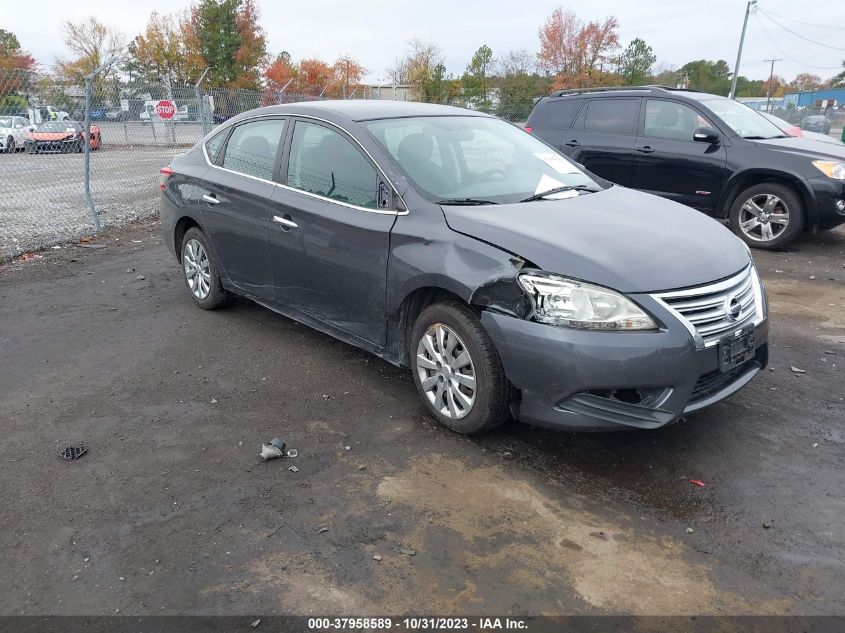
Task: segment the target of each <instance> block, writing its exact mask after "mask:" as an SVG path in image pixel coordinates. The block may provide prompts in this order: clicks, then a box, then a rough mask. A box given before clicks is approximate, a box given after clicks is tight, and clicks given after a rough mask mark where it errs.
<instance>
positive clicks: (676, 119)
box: [643, 99, 713, 141]
mask: <svg viewBox="0 0 845 633" xmlns="http://www.w3.org/2000/svg"><path fill="white" fill-rule="evenodd" d="M703 126H707V127H713V125H712V123H710V122H709V121H708V120H707V119H705V118H704V117H703V116H701V115H700V114H699V113H698V112H696V111H695V110H693V109H692V108H690V107H689V106H686V105H684V104H683V103H676V102H674V101H662V100H660V99H648V100H647V101H646V106H645V124H644V126H643V134H644V135H645V136H651V137H654V138H669V139H676V140H681V141H692V140H693V138H692V136H693V133H694V132H695V130H696V128H699V127H703Z"/></svg>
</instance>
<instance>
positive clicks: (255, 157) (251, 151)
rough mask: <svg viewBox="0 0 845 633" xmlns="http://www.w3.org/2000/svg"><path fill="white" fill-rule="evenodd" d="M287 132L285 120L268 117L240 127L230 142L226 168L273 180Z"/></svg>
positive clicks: (230, 138)
mask: <svg viewBox="0 0 845 633" xmlns="http://www.w3.org/2000/svg"><path fill="white" fill-rule="evenodd" d="M284 131H285V120H284V119H265V120H263V121H253V122H252V123H244V124H242V125H239V126H237V127H236V128H235V129H234V130H232V135H231V136H230V137H229V141H228V142H227V143H226V149H225V152H226V153H225V154H224V156H223V167H225V168H226V169H231V170H232V171H236V172H239V173H241V174H246V175H247V176H255V177H256V178H263V179H264V180H272V179H273V169H274V167H275V165H276V154H277V153H278V151H279V144H280V143H281V140H282V138H283V135H284Z"/></svg>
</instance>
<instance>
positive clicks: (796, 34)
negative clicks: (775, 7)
mask: <svg viewBox="0 0 845 633" xmlns="http://www.w3.org/2000/svg"><path fill="white" fill-rule="evenodd" d="M757 12H758V13H760V14H762V16H763V17H764V18H766V19H767V20H769V21H770V22H773V23H774V24H776V25H777V26H779V27H780V28H782V29H783V30H784V31H786V32H787V33H791V34H792V35H794V36H795V37H797V38H799V39H802V40H804V41H805V42H810V43H811V44H815V45H816V46H823V47H825V48H832V49H833V50H835V51H845V48H842V47H841V46H831V45H830V44H825V43H823V42H817V41H816V40H811V39H810V38H809V37H804V36H803V35H801V34H800V33H796V32H795V31H793V30H791V29H789V28H787V27H785V26H784V25H783V24H781V23H780V22H778V21H777V20H775V19H774V18H773V17H772V16H770V15H768V14H767V13H766V12H765V11H763V10H761V9H758V11H757Z"/></svg>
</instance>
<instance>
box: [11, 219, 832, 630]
mask: <svg viewBox="0 0 845 633" xmlns="http://www.w3.org/2000/svg"><path fill="white" fill-rule="evenodd" d="M156 231H157V227H156V226H155V225H134V226H132V227H130V228H128V229H123V230H120V231H112V232H107V233H105V234H103V235H102V236H101V238H100V243H101V244H104V245H106V248H104V249H99V250H85V249H81V248H75V247H67V248H65V249H62V250H59V251H47V252H46V253H43V257H42V258H41V259H37V260H34V261H28V262H19V263H14V264H10V265H7V266H5V267H4V268H2V269H0V363H2V368H3V371H2V372H0V411H2V415H0V418H2V420H3V435H4V441H3V442H2V444H0V463H2V464H3V467H2V469H0V488H2V490H4V491H5V493H4V494H3V496H2V512H0V533H2V535H3V538H2V544H1V545H0V585H2V587H3V594H2V595H3V600H2V601H1V602H0V613H2V614H40V613H59V614H114V613H118V612H119V613H121V614H159V613H165V614H174V613H194V614H196V613H204V614H249V613H256V612H257V613H297V614H307V613H335V614H345V615H349V614H364V613H372V614H379V613H385V612H388V613H398V612H405V611H408V610H413V611H417V612H419V611H424V612H429V613H432V612H440V613H465V614H472V613H487V614H489V613H491V612H495V613H513V614H527V613H530V614H559V613H633V614H652V613H658V614H671V613H683V614H690V613H696V614H702V613H709V614H724V613H730V614H752V613H753V614H771V613H790V614H826V613H840V614H841V613H842V600H841V599H842V596H843V595H845V568H843V565H844V564H845V563H843V561H845V526H843V522H842V517H843V516H845V469H844V468H843V461H845V458H843V456H844V455H845V451H843V448H845V402H843V397H845V386H843V371H842V370H843V367H845V317H843V315H844V314H845V310H844V309H845V231H844V230H841V229H840V230H838V231H836V232H833V233H829V234H826V235H822V236H818V237H815V238H811V237H808V238H807V239H804V240H803V241H802V242H800V243H798V244H797V245H796V246H795V247H794V248H793V249H792V250H791V251H790V252H785V253H756V254H755V258H756V260H757V263H758V266H759V268H760V270H761V272H762V275H763V277H764V280H765V283H766V285H767V287H768V291H769V297H770V302H771V332H772V338H771V364H772V367H771V370H766V371H765V372H763V373H762V375H761V376H759V377H758V378H757V379H756V380H755V381H753V383H752V384H751V385H750V386H748V387H747V388H746V389H745V390H743V391H742V392H740V393H739V394H737V395H735V396H734V397H733V398H731V399H729V400H728V401H726V402H724V403H721V404H719V405H717V406H715V407H713V408H712V409H710V410H708V411H705V412H702V413H700V414H698V415H694V416H692V417H690V418H689V419H688V420H686V422H684V423H682V424H678V425H676V426H674V427H671V428H667V429H663V430H659V431H655V432H632V433H627V432H621V433H615V434H592V435H590V434H564V433H555V432H550V431H545V430H541V429H536V428H532V427H528V426H524V425H519V424H511V425H508V426H506V427H504V428H502V429H501V430H498V431H496V432H494V433H492V434H489V435H486V436H484V437H481V438H464V437H460V436H457V435H454V434H452V433H449V432H448V431H445V430H443V429H442V428H440V427H438V426H435V425H434V424H433V423H432V422H431V421H430V420H429V418H428V417H427V416H426V415H425V413H424V411H423V410H422V408H421V406H420V405H419V404H418V402H417V397H416V395H415V393H414V389H413V383H412V382H411V380H410V377H409V375H408V374H407V373H406V372H404V371H400V370H398V369H395V368H393V367H391V366H389V365H387V364H385V363H383V362H381V361H379V360H377V359H375V358H373V357H370V356H368V355H367V354H365V353H363V352H360V351H358V350H356V349H353V348H351V347H348V346H346V345H344V344H341V343H338V342H336V341H334V340H333V339H331V338H329V337H327V336H324V335H322V334H319V333H316V332H314V331H312V330H310V329H308V328H306V327H303V326H301V325H298V324H296V323H295V322H293V321H290V320H288V319H285V318H282V317H280V316H277V315H275V314H273V313H271V312H269V311H267V310H265V309H263V308H260V307H258V306H256V305H255V304H252V303H249V302H247V301H238V302H237V303H236V304H235V305H234V307H232V308H231V309H229V310H226V311H220V312H214V313H209V312H202V311H200V310H198V309H196V308H195V307H194V306H193V305H192V304H191V302H190V300H189V298H188V296H187V294H186V292H185V289H184V288H183V285H182V281H181V279H180V277H179V270H178V268H177V266H176V264H175V262H174V261H173V260H172V259H171V257H170V256H168V255H167V253H166V252H165V249H164V247H163V246H162V245H161V243H160V240H159V238H158V235H157V232H156ZM139 275H140V276H142V277H143V279H141V278H139ZM790 367H795V368H798V369H802V370H804V372H805V373H796V372H793V371H792V370H791V369H790ZM275 435H280V436H282V437H284V439H285V440H286V441H287V442H288V445H289V446H290V447H293V448H296V449H297V450H298V452H299V455H298V457H296V458H295V459H288V458H285V459H279V460H274V461H271V462H267V463H261V462H260V461H259V459H258V457H257V454H258V449H259V444H260V443H261V442H262V441H266V440H269V439H270V438H271V437H273V436H275ZM80 441H82V442H85V444H86V445H87V446H88V447H89V453H88V454H87V455H85V456H84V457H83V458H81V459H80V460H79V461H76V462H65V461H62V460H61V459H59V457H58V455H57V453H58V451H59V449H60V448H62V447H64V446H66V445H68V444H73V443H78V442H80ZM290 465H296V466H297V467H298V468H299V471H298V472H292V471H290V470H288V466H290ZM690 479H700V480H702V481H704V482H705V483H706V486H705V487H703V488H702V487H697V486H695V485H692V484H691V483H690V482H689V480H690ZM322 527H325V528H327V530H322V529H321V528H322ZM403 549H404V550H405V551H406V552H409V551H411V550H412V551H413V552H414V554H413V555H410V554H409V553H403ZM376 557H380V560H376Z"/></svg>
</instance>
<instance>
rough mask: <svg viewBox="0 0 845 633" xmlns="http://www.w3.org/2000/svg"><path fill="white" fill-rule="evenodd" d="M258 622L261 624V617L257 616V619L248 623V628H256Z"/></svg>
mask: <svg viewBox="0 0 845 633" xmlns="http://www.w3.org/2000/svg"><path fill="white" fill-rule="evenodd" d="M259 624H261V618H258V619H257V620H254V621H253V622H252V624H250V625H249V628H251V629H255V628H258V625H259Z"/></svg>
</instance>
